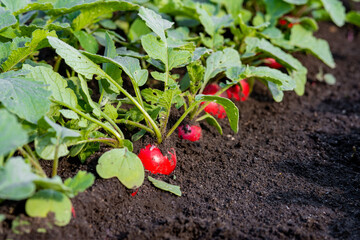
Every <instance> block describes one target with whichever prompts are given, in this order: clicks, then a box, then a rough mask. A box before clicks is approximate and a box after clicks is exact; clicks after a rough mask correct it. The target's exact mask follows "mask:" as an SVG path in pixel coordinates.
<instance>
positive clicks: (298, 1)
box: [283, 0, 308, 5]
mask: <svg viewBox="0 0 360 240" xmlns="http://www.w3.org/2000/svg"><path fill="white" fill-rule="evenodd" d="M283 1H284V2H287V3H290V4H295V5H303V4H306V3H307V1H308V0H283Z"/></svg>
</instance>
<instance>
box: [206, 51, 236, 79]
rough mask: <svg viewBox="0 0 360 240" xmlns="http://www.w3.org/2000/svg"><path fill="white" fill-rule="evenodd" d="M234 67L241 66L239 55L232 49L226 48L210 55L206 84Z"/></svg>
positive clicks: (207, 63) (207, 61)
mask: <svg viewBox="0 0 360 240" xmlns="http://www.w3.org/2000/svg"><path fill="white" fill-rule="evenodd" d="M234 66H241V61H240V56H239V53H238V52H237V51H236V50H234V49H232V48H226V49H224V50H223V51H218V52H215V53H213V54H211V55H210V57H208V59H207V60H206V70H205V75H204V82H205V85H206V83H207V82H208V81H209V80H210V79H211V78H213V77H215V76H216V75H217V74H219V73H221V72H224V71H226V69H228V68H230V67H234Z"/></svg>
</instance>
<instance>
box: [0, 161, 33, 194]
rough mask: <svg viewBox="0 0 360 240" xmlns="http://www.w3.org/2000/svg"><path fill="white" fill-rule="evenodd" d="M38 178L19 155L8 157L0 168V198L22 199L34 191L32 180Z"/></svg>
mask: <svg viewBox="0 0 360 240" xmlns="http://www.w3.org/2000/svg"><path fill="white" fill-rule="evenodd" d="M37 178H39V177H38V176H37V175H36V174H34V173H32V171H31V168H30V166H29V165H28V164H26V163H25V162H24V160H23V159H22V158H21V157H13V158H10V159H9V160H8V161H7V162H6V163H5V166H4V167H3V168H0V199H8V200H22V199H26V198H28V197H30V196H32V195H33V194H34V193H35V184H34V183H33V180H35V179H37Z"/></svg>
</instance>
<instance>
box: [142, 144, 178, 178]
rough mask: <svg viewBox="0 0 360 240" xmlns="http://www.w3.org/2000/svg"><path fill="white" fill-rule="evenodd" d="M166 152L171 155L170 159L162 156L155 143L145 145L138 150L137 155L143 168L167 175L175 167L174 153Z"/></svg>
mask: <svg viewBox="0 0 360 240" xmlns="http://www.w3.org/2000/svg"><path fill="white" fill-rule="evenodd" d="M172 150H173V151H174V153H171V152H168V153H169V154H170V155H171V159H170V160H169V159H168V157H166V156H164V155H163V154H162V153H161V151H160V149H159V148H158V147H156V146H155V145H151V144H149V145H147V146H146V147H145V148H143V149H141V150H140V153H139V155H138V157H139V158H140V160H141V162H142V164H143V165H144V168H145V169H146V170H149V171H150V172H151V173H154V174H158V173H160V174H165V175H169V174H170V173H172V172H173V171H174V169H175V167H176V153H175V150H174V149H172Z"/></svg>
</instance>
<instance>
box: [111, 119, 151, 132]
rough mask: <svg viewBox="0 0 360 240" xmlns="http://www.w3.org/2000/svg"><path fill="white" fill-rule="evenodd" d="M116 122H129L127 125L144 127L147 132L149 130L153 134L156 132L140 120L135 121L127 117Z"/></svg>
mask: <svg viewBox="0 0 360 240" xmlns="http://www.w3.org/2000/svg"><path fill="white" fill-rule="evenodd" d="M115 122H116V123H122V124H127V125H132V126H135V127H138V128H141V129H144V130H145V131H147V132H149V133H151V134H155V132H154V131H153V130H152V129H151V128H149V127H147V126H145V125H143V124H141V123H138V122H134V121H131V120H126V119H117V120H115Z"/></svg>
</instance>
